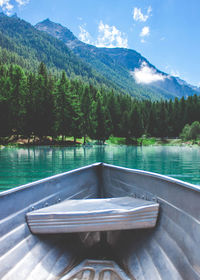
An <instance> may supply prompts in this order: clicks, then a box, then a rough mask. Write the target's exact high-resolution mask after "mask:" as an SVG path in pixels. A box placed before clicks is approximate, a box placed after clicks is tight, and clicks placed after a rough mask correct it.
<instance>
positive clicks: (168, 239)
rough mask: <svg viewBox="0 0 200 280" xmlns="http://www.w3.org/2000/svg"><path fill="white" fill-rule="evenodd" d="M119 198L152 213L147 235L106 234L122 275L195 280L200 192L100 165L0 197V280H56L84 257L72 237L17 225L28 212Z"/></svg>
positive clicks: (199, 262) (198, 274)
mask: <svg viewBox="0 0 200 280" xmlns="http://www.w3.org/2000/svg"><path fill="white" fill-rule="evenodd" d="M124 196H132V197H136V198H141V199H145V200H150V201H151V200H152V201H155V202H158V203H159V205H160V213H159V218H158V222H157V226H156V227H155V228H154V229H135V230H125V231H121V232H120V234H119V232H118V231H113V232H110V233H109V234H108V237H109V238H108V243H109V245H110V248H112V252H113V254H112V256H113V258H114V260H115V261H116V262H117V263H118V264H119V265H120V267H122V268H123V269H124V270H125V271H126V273H127V275H129V277H130V278H131V279H138V280H144V279H153V280H156V279H166V280H169V279H185V280H188V279H189V280H193V279H194V280H196V279H200V189H199V188H198V187H197V186H194V185H191V184H187V183H184V182H181V181H179V180H175V179H172V178H169V177H166V176H162V175H158V174H154V173H150V172H145V171H139V170H132V169H126V168H121V167H115V166H112V165H108V164H102V163H97V164H93V165H90V166H87V167H84V168H80V169H77V170H74V171H70V172H66V173H64V174H60V175H56V176H53V177H50V178H47V179H44V180H40V181H37V182H34V183H30V184H27V185H25V186H21V187H18V188H16V189H12V190H9V191H6V192H2V193H1V194H0V219H1V222H0V264H1V265H0V279H3V280H6V279H7V280H8V279H12V280H15V279H21V280H23V279H24V280H25V279H26V280H32V279H38V280H40V279H41V280H43V279H45V280H46V279H59V278H60V277H63V275H64V274H66V273H67V271H69V270H70V269H71V268H72V267H73V266H74V265H75V264H78V263H80V262H81V261H84V259H87V258H88V257H90V256H88V255H87V250H85V248H84V245H83V244H82V243H81V241H80V239H79V236H78V235H76V234H58V235H42V236H41V235H33V234H32V233H31V232H30V231H29V228H28V226H27V223H26V219H25V216H26V214H27V213H28V212H31V211H33V210H36V209H40V208H43V207H46V206H50V205H53V204H56V203H59V202H61V201H64V200H66V199H87V198H97V197H124ZM88 254H89V253H88ZM102 258H103V256H102ZM108 258H111V257H108Z"/></svg>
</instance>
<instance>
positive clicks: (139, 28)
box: [0, 0, 200, 86]
mask: <svg viewBox="0 0 200 280" xmlns="http://www.w3.org/2000/svg"><path fill="white" fill-rule="evenodd" d="M0 9H1V10H3V11H4V12H5V13H7V14H13V13H14V12H16V13H17V14H18V16H19V17H20V18H23V19H25V20H26V21H28V22H30V23H32V24H36V23H37V22H39V21H42V20H44V19H46V18H50V19H51V20H52V21H55V22H58V23H61V24H62V25H64V26H66V27H68V28H69V29H70V30H71V31H72V32H73V33H74V34H75V35H76V36H77V37H79V39H81V40H83V41H85V42H88V43H91V44H95V45H97V46H107V47H128V48H130V49H134V50H136V51H138V52H139V53H141V54H142V55H143V56H144V57H146V58H147V59H148V60H149V61H150V62H151V63H152V64H153V65H155V66H156V67H157V68H158V69H159V70H162V71H164V72H166V73H169V74H172V75H178V76H179V77H180V78H182V79H184V80H186V81H187V82H189V83H191V84H194V85H198V86H200V0H190V1H188V0H0Z"/></svg>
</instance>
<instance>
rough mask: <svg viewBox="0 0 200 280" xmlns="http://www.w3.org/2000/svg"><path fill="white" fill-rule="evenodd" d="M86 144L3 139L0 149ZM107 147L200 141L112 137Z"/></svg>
mask: <svg viewBox="0 0 200 280" xmlns="http://www.w3.org/2000/svg"><path fill="white" fill-rule="evenodd" d="M83 144H84V138H83V137H82V138H77V139H76V142H74V138H73V137H65V138H64V140H62V138H61V137H57V138H56V139H52V138H51V137H46V138H44V139H42V140H41V139H38V138H32V139H26V138H21V137H20V138H18V139H16V138H14V137H13V136H12V137H10V138H1V139H0V149H2V148H4V147H5V146H6V147H9V146H10V147H20V146H42V145H43V146H47V145H48V146H81V145H83ZM96 144H98V141H96V140H92V139H90V138H89V137H87V139H86V145H96ZM105 144H106V145H135V146H156V145H167V146H184V145H188V146H193V145H196V146H200V140H190V141H183V140H182V139H161V138H155V137H148V138H138V139H136V138H130V139H128V140H127V139H126V138H123V137H114V136H110V137H109V139H107V140H106V141H105Z"/></svg>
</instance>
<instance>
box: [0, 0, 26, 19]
mask: <svg viewBox="0 0 200 280" xmlns="http://www.w3.org/2000/svg"><path fill="white" fill-rule="evenodd" d="M15 3H17V4H18V6H22V5H26V4H28V3H29V0H15ZM0 7H1V8H2V10H3V12H4V13H6V14H7V15H10V14H11V12H12V10H13V8H14V5H13V4H11V0H0Z"/></svg>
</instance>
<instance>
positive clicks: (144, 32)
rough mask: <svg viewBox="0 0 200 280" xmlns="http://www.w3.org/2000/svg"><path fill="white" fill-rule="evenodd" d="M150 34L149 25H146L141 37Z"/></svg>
mask: <svg viewBox="0 0 200 280" xmlns="http://www.w3.org/2000/svg"><path fill="white" fill-rule="evenodd" d="M149 34H150V30H149V26H144V27H143V28H142V31H141V33H140V37H145V36H149Z"/></svg>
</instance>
